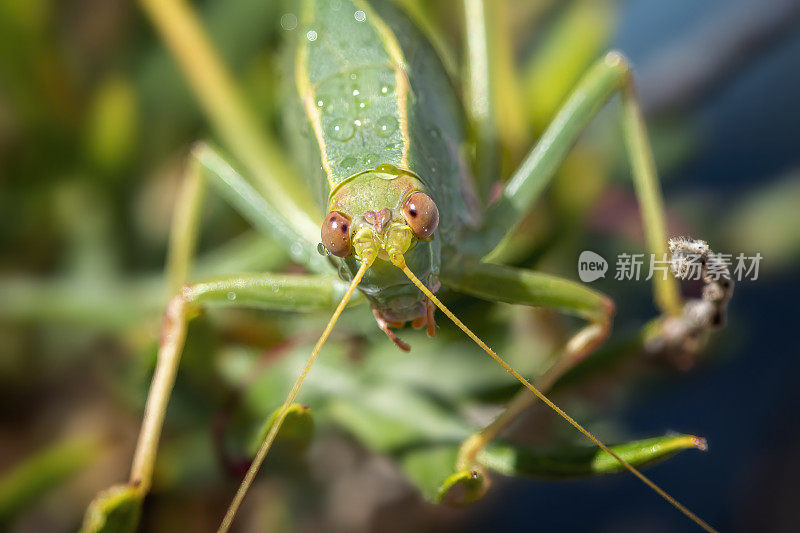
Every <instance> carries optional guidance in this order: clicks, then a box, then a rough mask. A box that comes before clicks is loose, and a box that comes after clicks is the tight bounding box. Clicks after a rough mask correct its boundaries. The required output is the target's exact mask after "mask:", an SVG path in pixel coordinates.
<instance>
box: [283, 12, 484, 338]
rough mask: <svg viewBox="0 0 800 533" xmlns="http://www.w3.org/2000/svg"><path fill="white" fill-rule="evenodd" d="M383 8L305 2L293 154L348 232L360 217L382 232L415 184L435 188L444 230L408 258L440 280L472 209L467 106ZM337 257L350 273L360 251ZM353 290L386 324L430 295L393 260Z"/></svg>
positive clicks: (432, 281)
mask: <svg viewBox="0 0 800 533" xmlns="http://www.w3.org/2000/svg"><path fill="white" fill-rule="evenodd" d="M379 7H382V8H383V9H382V11H381V12H378V11H376V10H374V9H371V8H370V6H368V5H366V3H362V2H357V3H356V2H350V1H344V2H329V1H314V2H307V3H306V5H305V7H304V11H303V14H302V17H301V23H302V25H301V27H300V31H299V32H298V40H299V43H298V44H297V50H296V53H295V54H294V57H295V76H294V79H295V90H296V91H297V92H296V93H295V94H294V95H291V96H292V97H293V98H299V100H300V107H302V112H303V116H304V118H305V119H306V121H307V124H304V125H303V128H302V129H301V130H300V133H301V136H300V138H299V139H297V140H296V142H295V146H296V149H295V159H296V160H297V161H298V162H299V163H301V164H302V163H304V162H305V163H306V164H305V165H304V168H305V170H306V172H305V175H306V176H307V178H308V179H309V183H310V186H311V188H312V189H314V190H316V191H317V192H318V197H319V199H320V200H321V203H322V205H321V207H322V208H323V209H325V210H326V212H327V211H332V210H340V211H347V214H348V215H349V216H350V217H351V219H352V225H353V227H352V230H351V231H352V233H353V234H355V233H357V232H358V229H359V227H360V226H362V225H370V226H372V227H373V229H374V230H375V231H376V232H378V233H384V234H385V233H386V232H388V231H390V229H391V226H392V222H393V221H398V220H402V219H403V218H402V217H403V216H402V213H401V209H402V204H403V202H404V201H405V199H406V198H407V196H408V194H409V193H410V191H414V190H421V191H424V192H426V193H427V194H428V195H430V196H431V198H433V200H434V201H435V202H436V205H437V206H438V209H439V213H440V225H439V227H440V228H441V231H437V232H436V233H435V234H434V237H433V239H431V240H418V241H417V242H415V245H414V247H413V249H411V250H410V251H409V252H408V253H407V254H406V261H407V263H408V265H409V266H410V267H411V268H412V270H414V271H415V272H416V273H417V275H418V276H419V277H420V278H421V279H424V280H426V283H427V285H428V287H429V288H434V289H435V288H436V287H438V285H439V281H438V276H439V273H440V270H441V265H442V261H446V260H447V257H452V254H451V251H452V247H453V246H454V245H455V244H456V243H457V242H458V240H459V234H460V233H461V232H462V231H463V229H464V228H465V227H467V226H468V225H470V224H473V220H472V219H473V217H474V216H475V213H474V211H473V212H470V211H469V210H468V208H467V205H474V204H475V201H474V196H475V193H474V186H473V183H472V176H471V173H470V171H469V166H468V164H467V161H466V159H465V157H464V153H463V147H464V144H465V133H464V128H465V126H464V122H463V119H462V114H463V113H462V111H461V108H460V106H459V104H458V98H457V96H456V94H455V91H454V89H453V86H452V84H451V82H450V80H449V79H448V77H447V75H446V74H445V71H444V68H443V66H442V64H441V62H440V60H439V58H438V57H437V55H436V54H435V53H434V51H433V49H432V48H431V46H430V45H429V44H428V43H427V41H426V40H425V38H424V37H423V36H422V35H421V34H420V33H419V32H418V31H417V30H416V28H415V27H414V26H413V25H412V24H411V23H410V22H409V21H408V20H407V19H405V18H404V16H403V15H402V14H400V13H398V12H397V11H396V10H395V9H392V8H391V6H387V5H385V4H383V3H381V4H379ZM286 122H287V123H289V124H292V123H294V122H295V119H294V117H293V116H290V117H287V120H286ZM295 130H297V128H295ZM309 154H313V155H311V156H310V155H309ZM382 210H388V212H389V213H390V214H391V215H390V216H391V219H390V220H387V219H386V218H385V217H384V218H382V219H379V220H375V217H374V216H373V215H372V214H376V213H381V211H382ZM365 215H367V218H369V219H370V220H372V222H370V221H369V220H366V219H365ZM380 225H382V227H376V226H380ZM333 261H334V262H335V263H337V266H339V267H340V268H339V272H340V273H341V275H342V277H343V278H344V279H346V280H350V279H352V276H353V275H354V273H355V271H356V270H357V268H358V261H357V259H356V258H353V257H348V258H344V259H340V258H333ZM359 289H360V290H361V291H362V292H363V293H364V294H365V295H366V296H367V297H368V298H369V300H370V301H371V302H372V305H373V308H374V309H376V310H377V312H378V313H380V315H381V316H382V317H383V318H385V319H386V320H388V321H391V322H404V321H407V320H413V319H417V318H419V317H421V316H422V315H423V314H424V313H425V304H424V302H425V297H424V296H423V295H422V294H421V293H420V291H419V290H417V288H416V287H414V285H413V284H411V283H410V282H409V280H408V279H407V278H406V277H405V276H404V275H403V274H402V272H401V271H399V270H398V269H396V268H394V267H393V266H392V265H391V264H389V263H388V262H384V261H379V262H377V263H376V264H375V265H373V266H372V267H371V268H370V270H368V271H367V274H366V275H365V277H364V280H363V281H362V283H361V284H360V285H359Z"/></svg>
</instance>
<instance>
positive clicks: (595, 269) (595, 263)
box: [578, 250, 608, 283]
mask: <svg viewBox="0 0 800 533" xmlns="http://www.w3.org/2000/svg"><path fill="white" fill-rule="evenodd" d="M607 271H608V261H606V260H605V259H603V257H602V256H601V255H599V254H596V253H594V252H592V251H591V250H584V251H582V252H581V255H580V257H578V277H579V278H581V281H582V282H584V283H591V282H592V281H594V280H596V279H600V278H604V277H606V272H607Z"/></svg>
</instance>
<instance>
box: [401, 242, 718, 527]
mask: <svg viewBox="0 0 800 533" xmlns="http://www.w3.org/2000/svg"><path fill="white" fill-rule="evenodd" d="M391 259H392V263H394V265H395V266H396V267H398V268H399V269H401V270H402V271H403V273H405V275H406V276H408V279H410V280H411V282H412V283H414V285H416V286H417V288H419V290H421V291H422V292H423V294H425V296H427V297H428V298H429V299H430V300H431V301H432V302H433V303H434V304H436V307H438V308H439V309H441V310H442V312H443V313H444V314H445V315H447V317H448V318H449V319H450V320H452V321H453V323H455V325H456V326H458V327H459V329H461V331H463V332H464V333H466V334H467V336H468V337H469V338H470V339H472V340H473V341H475V343H476V344H477V345H478V346H480V347H481V348H482V349H483V351H485V352H486V353H488V354H489V355H490V356H491V357H492V359H494V360H495V361H497V362H498V363H499V364H500V366H502V367H503V368H504V369H505V370H506V372H508V373H509V374H511V375H512V376H514V377H515V378H516V379H517V380H518V381H519V382H520V383H522V384H523V385H525V387H526V388H527V389H528V390H530V391H531V392H532V393H533V394H535V395H536V396H537V397H538V398H539V399H540V400H542V401H543V402H544V403H546V404H547V405H548V406H549V407H550V408H551V409H552V410H553V411H555V412H556V413H558V414H559V415H560V416H561V417H562V418H563V419H564V420H566V421H567V422H569V423H570V424H572V426H573V427H574V428H575V429H577V430H578V431H580V432H581V433H583V434H584V436H586V438H588V439H589V440H591V441H592V442H593V443H595V444H596V445H597V446H599V447H600V449H602V450H603V451H604V452H606V453H608V454H609V455H611V456H612V457H613V458H614V459H616V460H617V461H619V463H620V464H621V465H622V466H624V467H625V468H627V469H628V470H629V471H630V472H631V473H632V474H633V475H635V476H636V477H638V478H639V479H640V480H642V482H643V483H644V484H645V485H647V486H648V487H650V488H651V489H653V490H654V491H655V492H656V493H658V495H659V496H661V497H662V498H664V499H665V500H667V501H668V502H669V503H670V504H672V505H673V506H674V507H675V508H676V509H678V510H679V511H680V512H682V513H683V514H685V515H686V516H687V517H689V518H690V519H691V520H692V521H694V522H695V523H696V524H697V525H698V526H700V527H702V528H703V529H705V530H706V531H709V532H716V530H715V529H714V528H712V527H711V526H710V525H708V523H706V522H705V521H704V520H703V519H701V518H700V517H699V516H697V515H696V514H694V513H693V512H692V511H690V510H689V509H688V508H687V507H685V506H684V505H683V504H681V503H680V502H679V501H678V500H676V499H675V498H673V497H672V496H670V495H669V494H667V492H666V491H665V490H664V489H662V488H661V487H659V486H658V485H656V484H655V482H653V481H651V480H650V478H648V477H647V476H645V475H644V474H642V473H641V472H639V470H637V469H636V467H634V466H633V465H631V464H630V463H628V462H627V461H626V460H624V459H623V458H622V457H620V456H619V455H617V454H616V453H614V452H613V451H611V449H609V447H608V446H606V445H605V444H603V443H602V442H600V439H598V438H597V437H595V436H594V435H593V434H591V433H590V432H589V431H588V430H586V429H585V428H584V427H583V426H581V425H580V424H578V423H577V422H576V421H575V420H574V419H573V418H572V417H571V416H569V415H568V414H567V413H565V412H564V411H563V410H562V409H561V408H560V407H559V406H557V405H556V404H555V403H553V402H552V401H551V400H550V398H548V397H547V396H545V395H544V393H543V392H542V391H540V390H539V389H537V388H536V387H534V386H533V385H532V384H531V383H530V381H528V380H527V379H525V378H524V377H523V376H522V375H521V374H520V373H519V372H517V371H516V370H514V369H513V368H512V367H511V365H509V364H508V363H506V362H505V361H504V360H503V359H502V358H501V357H500V356H499V355H497V354H496V353H495V352H494V350H492V349H491V348H489V347H488V346H487V345H486V343H485V342H483V341H482V340H481V339H480V338H478V336H477V335H475V334H474V333H473V332H472V330H470V329H469V328H468V327H467V326H465V325H464V323H463V322H461V320H459V319H458V317H456V315H454V314H453V313H452V312H451V311H450V310H449V309H448V308H447V307H445V305H444V304H443V303H442V302H441V301H439V299H438V298H437V297H436V296H435V295H434V294H433V293H432V292H431V291H430V290H429V289H428V288H427V287H426V286H425V285H423V283H422V282H421V281H420V280H419V279H418V278H417V276H415V275H414V273H413V272H411V270H410V269H409V268H408V266H406V261H405V258H404V257H403V256H402V255H400V254H397V255H396V256H393V257H392V258H391Z"/></svg>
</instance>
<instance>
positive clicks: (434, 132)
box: [428, 126, 442, 139]
mask: <svg viewBox="0 0 800 533" xmlns="http://www.w3.org/2000/svg"><path fill="white" fill-rule="evenodd" d="M428 133H430V134H431V137H433V138H434V139H438V138H440V137H441V136H442V132H441V131H439V128H437V127H435V126H434V127H433V128H431V129H429V130H428Z"/></svg>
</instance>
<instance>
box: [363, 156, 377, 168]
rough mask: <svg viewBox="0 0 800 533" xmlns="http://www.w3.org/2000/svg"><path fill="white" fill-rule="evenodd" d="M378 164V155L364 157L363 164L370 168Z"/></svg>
mask: <svg viewBox="0 0 800 533" xmlns="http://www.w3.org/2000/svg"><path fill="white" fill-rule="evenodd" d="M377 162H378V154H367V155H365V156H364V163H366V164H367V165H369V166H372V165H374V164H376V163H377Z"/></svg>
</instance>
